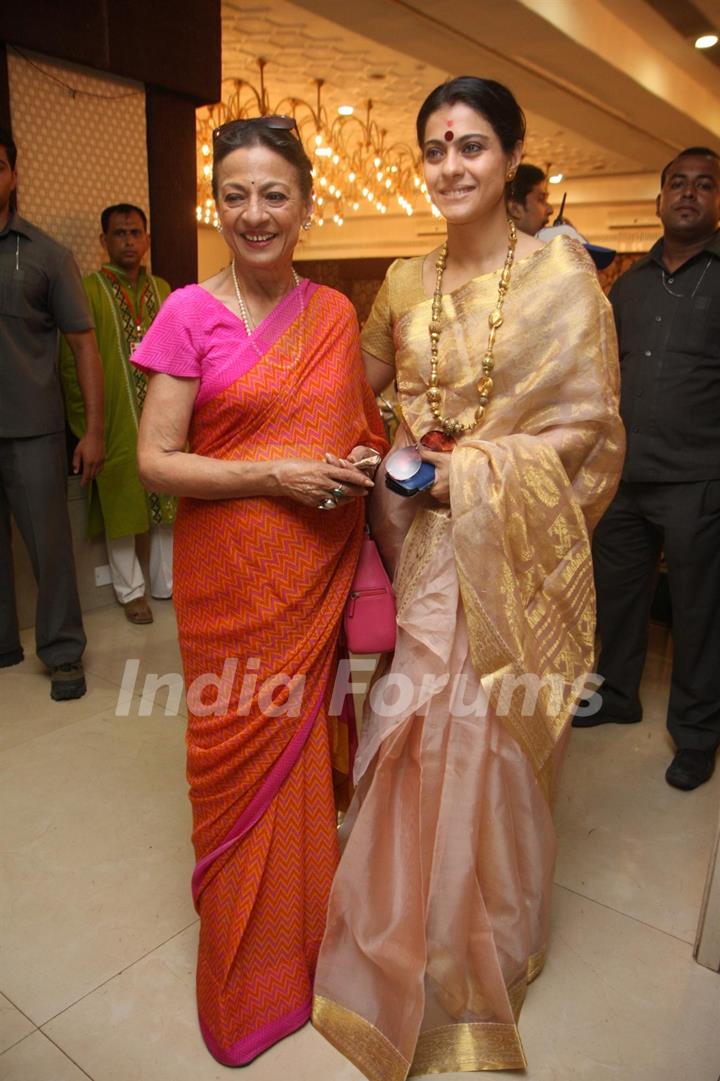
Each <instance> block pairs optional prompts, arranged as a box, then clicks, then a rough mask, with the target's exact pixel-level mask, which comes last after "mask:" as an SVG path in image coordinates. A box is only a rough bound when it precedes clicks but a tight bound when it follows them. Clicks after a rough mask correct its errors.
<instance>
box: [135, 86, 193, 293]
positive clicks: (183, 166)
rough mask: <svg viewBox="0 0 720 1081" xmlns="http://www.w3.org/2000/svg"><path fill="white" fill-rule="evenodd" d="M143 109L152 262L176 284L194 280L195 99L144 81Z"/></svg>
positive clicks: (171, 282) (157, 269)
mask: <svg viewBox="0 0 720 1081" xmlns="http://www.w3.org/2000/svg"><path fill="white" fill-rule="evenodd" d="M145 113H146V119H147V152H148V188H149V192H150V242H151V255H152V268H153V272H154V273H155V274H159V275H160V277H162V278H166V279H167V280H168V281H169V282H170V285H171V286H172V287H173V289H177V288H179V286H181V285H189V284H190V283H191V282H196V281H197V220H196V217H195V204H196V198H197V194H196V179H195V105H194V103H193V102H192V101H191V100H190V99H189V98H186V97H183V96H182V95H180V94H174V93H172V92H171V91H168V90H161V89H159V88H157V87H154V86H148V87H147V91H146V97H145Z"/></svg>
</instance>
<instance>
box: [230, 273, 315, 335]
mask: <svg viewBox="0 0 720 1081" xmlns="http://www.w3.org/2000/svg"><path fill="white" fill-rule="evenodd" d="M230 267H231V272H232V280H233V285H234V286H235V297H236V299H237V303H238V308H239V310H240V318H241V319H242V321H243V323H244V324H245V329H246V331H247V333H248V338H249V337H250V335H251V334H252V332H253V330H254V329H255V326H254V324H253V321H252V319H251V318H250V312H249V311H248V307H247V304H246V303H245V298H244V297H243V295H242V293H241V292H240V283H239V282H238V278H237V271H236V270H235V260H234V259H233V261H232V263H231V264H230ZM290 273H291V274H292V282H293V289H295V288H296V287H297V286H298V285H299V284H300V278H299V277H298V275H297V273H296V271H295V268H294V267H293V268H292V269H291V271H290Z"/></svg>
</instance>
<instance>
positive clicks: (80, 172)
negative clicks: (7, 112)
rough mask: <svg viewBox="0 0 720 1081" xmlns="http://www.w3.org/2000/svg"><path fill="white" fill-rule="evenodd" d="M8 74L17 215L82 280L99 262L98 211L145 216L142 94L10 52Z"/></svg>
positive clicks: (137, 87) (101, 77) (82, 71)
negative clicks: (59, 249)
mask: <svg viewBox="0 0 720 1081" xmlns="http://www.w3.org/2000/svg"><path fill="white" fill-rule="evenodd" d="M8 68H9V78H10V108H11V114H12V125H13V137H14V139H15V142H16V143H17V147H18V209H19V211H20V213H21V214H22V215H23V217H25V218H27V219H28V220H29V221H32V222H33V223H34V224H35V225H38V226H39V227H40V228H41V229H44V230H45V231H46V232H48V233H50V234H51V236H53V237H55V238H56V239H57V240H59V241H60V242H61V243H62V244H65V245H66V246H67V247H68V248H70V249H71V250H72V251H73V252H74V254H75V257H76V258H77V261H78V263H79V264H80V269H81V270H82V272H83V273H87V272H88V271H90V270H92V269H93V268H94V267H96V266H98V264H99V263H100V261H101V259H102V249H101V247H100V244H99V241H98V236H99V233H100V211H101V210H102V209H103V207H105V206H107V205H109V204H110V203H121V202H128V203H134V204H136V205H137V206H141V207H143V208H144V209H145V210H147V206H148V181H147V149H146V134H145V91H144V88H143V87H142V86H141V85H140V84H138V83H131V82H127V81H126V80H122V79H116V78H113V77H111V76H104V75H98V74H96V73H95V72H92V73H91V72H89V71H88V70H87V69H85V68H77V67H71V66H66V65H63V64H60V63H58V62H56V61H54V60H50V59H48V58H47V57H40V56H36V55H35V54H27V57H24V56H20V55H19V54H17V53H15V52H14V51H13V50H12V48H10V49H8ZM62 84H65V85H62ZM68 87H70V88H72V89H68Z"/></svg>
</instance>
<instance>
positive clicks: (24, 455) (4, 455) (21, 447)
mask: <svg viewBox="0 0 720 1081" xmlns="http://www.w3.org/2000/svg"><path fill="white" fill-rule="evenodd" d="M66 489H67V467H66V451H65V434H64V433H63V432H58V433H55V434H53V435H43V436H36V437H33V438H29V439H0V654H12V653H14V652H16V651H17V650H18V649H19V648H20V635H19V632H18V619H17V611H16V605H15V585H14V576H13V561H12V547H11V532H10V514H11V513H12V515H13V517H14V518H15V521H16V523H17V527H18V529H19V531H20V534H21V536H22V538H23V540H24V541H25V544H26V546H27V550H28V553H29V555H30V561H31V563H32V568H33V571H34V574H35V580H36V581H37V584H38V597H37V609H36V618H35V641H36V648H37V655H38V657H39V658H40V660H41V661H42V662H43V663H44V664H46V665H47V666H48V668H51V667H52V666H53V665H57V664H66V663H68V662H71V661H78V660H80V657H81V656H82V653H83V650H84V649H85V641H86V639H85V632H84V630H83V624H82V615H81V612H80V600H79V598H78V591H77V582H76V578H75V560H74V556H73V546H72V536H71V533H70V520H69V518H68V512H67V498H66Z"/></svg>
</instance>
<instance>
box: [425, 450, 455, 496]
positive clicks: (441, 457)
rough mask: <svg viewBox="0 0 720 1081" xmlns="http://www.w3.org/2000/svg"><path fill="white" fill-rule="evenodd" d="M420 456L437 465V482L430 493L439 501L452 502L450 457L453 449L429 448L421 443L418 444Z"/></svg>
mask: <svg viewBox="0 0 720 1081" xmlns="http://www.w3.org/2000/svg"><path fill="white" fill-rule="evenodd" d="M418 450H419V451H420V457H421V458H422V460H423V461H424V462H432V464H433V465H434V466H435V482H434V483H433V486H432V488H430V495H431V496H432V497H433V499H437V501H438V503H447V504H449V503H450V458H451V456H452V451H436V450H428V449H427V448H426V447H424V446H423V445H422V443H421V444H419V445H418Z"/></svg>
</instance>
